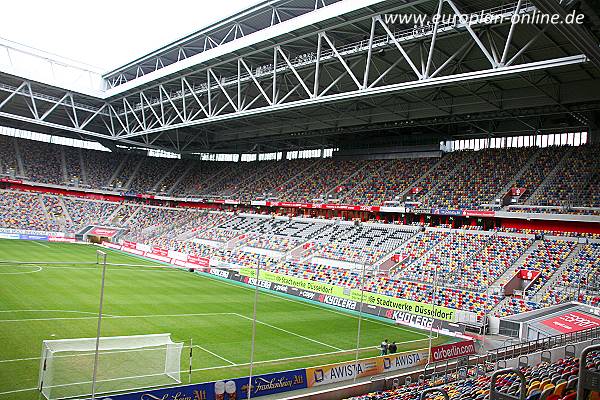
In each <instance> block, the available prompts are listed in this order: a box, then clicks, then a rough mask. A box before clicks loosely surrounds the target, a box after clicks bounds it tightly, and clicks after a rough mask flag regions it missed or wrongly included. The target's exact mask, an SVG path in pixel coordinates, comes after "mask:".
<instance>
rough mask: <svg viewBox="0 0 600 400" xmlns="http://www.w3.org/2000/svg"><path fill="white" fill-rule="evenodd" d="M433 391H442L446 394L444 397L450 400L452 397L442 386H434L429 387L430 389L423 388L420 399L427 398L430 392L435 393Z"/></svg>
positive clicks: (441, 392)
mask: <svg viewBox="0 0 600 400" xmlns="http://www.w3.org/2000/svg"><path fill="white" fill-rule="evenodd" d="M433 393H440V394H441V395H442V396H444V399H446V400H450V397H449V396H448V393H447V392H446V390H445V389H443V388H442V387H441V386H440V387H434V388H429V389H426V390H423V391H422V392H421V395H420V396H419V400H424V399H426V397H425V396H427V395H428V394H433Z"/></svg>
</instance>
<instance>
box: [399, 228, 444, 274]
mask: <svg viewBox="0 0 600 400" xmlns="http://www.w3.org/2000/svg"><path fill="white" fill-rule="evenodd" d="M413 240H416V237H415V238H414V239H413ZM450 240H451V235H448V236H447V237H445V238H444V239H442V240H440V241H438V242H435V243H434V244H433V245H432V246H431V247H429V248H428V249H427V250H426V251H425V252H424V253H423V254H421V256H420V257H417V258H415V259H413V260H410V262H409V263H408V264H406V265H405V266H404V267H403V268H400V269H399V270H397V272H396V274H395V275H394V277H393V278H395V279H402V280H408V281H413V282H415V281H414V280H412V279H406V278H405V277H404V276H401V275H402V271H403V270H405V269H406V268H410V267H411V266H412V265H413V264H414V263H416V262H417V261H419V260H420V259H422V258H423V259H427V257H429V254H430V253H431V252H432V251H434V250H435V249H436V248H437V247H439V246H442V245H443V244H444V243H445V242H446V241H450ZM405 244H406V243H405ZM417 282H418V281H417Z"/></svg>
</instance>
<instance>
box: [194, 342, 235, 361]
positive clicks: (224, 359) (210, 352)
mask: <svg viewBox="0 0 600 400" xmlns="http://www.w3.org/2000/svg"><path fill="white" fill-rule="evenodd" d="M194 347H197V348H199V349H200V350H204V351H205V352H207V353H209V354H212V355H213V356H215V357H217V358H220V359H221V360H223V361H225V362H227V363H229V364H231V365H237V364H236V363H234V362H233V361H229V360H228V359H226V358H225V357H221V356H220V355H218V354H217V353H213V352H212V351H210V350H208V349H206V348H204V347H202V346H199V345H197V344H195V345H194Z"/></svg>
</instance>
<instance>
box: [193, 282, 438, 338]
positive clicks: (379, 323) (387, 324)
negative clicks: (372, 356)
mask: <svg viewBox="0 0 600 400" xmlns="http://www.w3.org/2000/svg"><path fill="white" fill-rule="evenodd" d="M198 276H200V277H204V276H203V275H198ZM205 278H207V279H211V278H208V277H205ZM213 280H214V281H217V282H220V283H223V284H225V285H229V286H235V287H239V288H242V289H246V290H254V289H253V288H249V287H246V286H242V285H236V284H234V283H230V282H225V281H222V280H219V279H213ZM262 294H264V295H265V296H270V297H274V298H276V299H280V300H285V301H290V302H292V303H298V304H303V305H305V306H309V307H312V308H316V309H319V310H321V311H329V312H331V313H334V314H338V315H343V316H345V317H350V318H354V319H358V317H357V316H356V315H352V314H347V313H344V312H341V311H336V310H332V309H331V308H328V307H324V306H319V305H316V304H312V303H308V302H304V301H300V300H294V299H290V298H287V297H285V296H278V295H276V294H273V293H268V292H262ZM362 320H363V321H365V322H370V323H373V324H377V325H383V326H387V327H388V328H394V329H398V330H400V331H405V332H410V333H413V334H416V335H420V336H422V337H424V338H429V335H426V334H424V333H421V332H415V331H412V330H410V329H406V328H403V327H400V326H396V325H392V324H391V323H385V322H381V321H377V320H374V319H370V318H367V317H363V318H362Z"/></svg>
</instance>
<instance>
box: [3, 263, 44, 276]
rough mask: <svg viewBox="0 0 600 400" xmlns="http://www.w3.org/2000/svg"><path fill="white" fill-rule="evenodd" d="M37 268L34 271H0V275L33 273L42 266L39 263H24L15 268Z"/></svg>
mask: <svg viewBox="0 0 600 400" xmlns="http://www.w3.org/2000/svg"><path fill="white" fill-rule="evenodd" d="M23 267H24V268H31V267H34V268H37V269H36V270H35V271H23V272H0V275H24V274H35V273H36V272H40V271H41V270H42V269H43V268H42V267H40V266H39V265H25V266H21V267H17V268H23Z"/></svg>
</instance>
